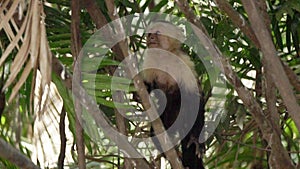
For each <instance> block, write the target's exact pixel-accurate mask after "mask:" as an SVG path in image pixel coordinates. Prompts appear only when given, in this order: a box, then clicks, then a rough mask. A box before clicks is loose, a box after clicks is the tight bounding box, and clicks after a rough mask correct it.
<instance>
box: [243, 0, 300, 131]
mask: <svg viewBox="0 0 300 169" xmlns="http://www.w3.org/2000/svg"><path fill="white" fill-rule="evenodd" d="M242 3H243V5H244V8H245V10H246V12H247V13H248V16H249V20H250V23H251V25H252V29H253V30H254V33H255V35H256V37H257V39H258V41H259V43H260V44H261V51H262V53H263V57H265V58H266V60H267V62H266V63H265V64H269V66H266V65H265V67H266V68H270V70H269V71H272V74H271V75H272V79H273V81H274V83H275V85H276V87H277V88H278V90H279V92H280V94H281V96H282V99H283V101H284V103H285V105H286V107H287V110H288V112H289V114H290V115H291V117H292V119H293V120H294V122H295V124H296V126H297V128H298V130H299V131H300V114H299V112H300V106H299V104H298V102H297V99H296V97H295V95H294V92H293V90H292V89H293V88H292V85H291V84H290V82H289V79H288V78H287V75H286V74H285V73H284V69H283V66H282V64H281V61H280V59H279V58H278V56H277V52H276V49H275V46H274V44H273V41H272V38H271V35H270V33H269V31H268V28H267V27H266V25H265V23H264V20H263V18H262V17H261V14H260V12H259V11H258V9H257V7H256V5H255V2H254V1H248V0H242Z"/></svg>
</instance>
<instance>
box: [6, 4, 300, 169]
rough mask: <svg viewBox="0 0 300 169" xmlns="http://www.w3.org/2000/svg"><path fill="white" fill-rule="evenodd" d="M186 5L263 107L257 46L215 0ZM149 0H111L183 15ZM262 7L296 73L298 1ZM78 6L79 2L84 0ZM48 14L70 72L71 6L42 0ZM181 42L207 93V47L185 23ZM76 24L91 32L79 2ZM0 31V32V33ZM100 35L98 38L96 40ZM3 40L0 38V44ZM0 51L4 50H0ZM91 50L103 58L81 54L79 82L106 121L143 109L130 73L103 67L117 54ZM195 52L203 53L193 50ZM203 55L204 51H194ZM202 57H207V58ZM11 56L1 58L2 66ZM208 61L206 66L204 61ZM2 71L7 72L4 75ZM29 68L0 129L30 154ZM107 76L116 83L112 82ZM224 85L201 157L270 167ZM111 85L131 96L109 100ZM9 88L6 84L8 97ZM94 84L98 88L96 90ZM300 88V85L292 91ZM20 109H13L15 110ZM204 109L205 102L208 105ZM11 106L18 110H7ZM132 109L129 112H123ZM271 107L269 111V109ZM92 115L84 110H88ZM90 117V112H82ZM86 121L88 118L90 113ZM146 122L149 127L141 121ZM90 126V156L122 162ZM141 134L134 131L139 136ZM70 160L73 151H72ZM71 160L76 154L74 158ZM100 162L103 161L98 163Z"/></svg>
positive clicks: (286, 136)
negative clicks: (220, 109)
mask: <svg viewBox="0 0 300 169" xmlns="http://www.w3.org/2000/svg"><path fill="white" fill-rule="evenodd" d="M189 2H190V5H191V7H192V9H193V10H194V11H195V14H196V15H197V16H198V17H200V19H201V21H202V22H203V24H204V26H205V27H206V29H207V30H208V33H209V35H210V36H211V38H212V39H213V40H214V42H215V44H216V45H217V46H218V47H219V48H220V50H221V52H222V53H223V54H224V55H225V56H226V57H227V59H228V60H229V61H230V64H231V65H232V67H233V68H234V70H235V71H236V72H237V74H238V76H239V78H240V79H242V81H243V83H245V84H250V85H249V86H248V85H247V87H248V89H249V90H251V91H252V92H253V94H254V95H255V97H256V99H257V101H259V103H260V105H261V107H262V108H263V109H264V110H266V109H267V108H268V107H267V103H266V101H265V97H264V96H262V95H261V93H260V91H259V90H260V89H261V88H260V87H259V85H257V84H262V83H263V77H262V75H261V71H262V63H261V62H262V61H261V57H262V56H261V53H260V52H259V50H258V49H257V48H256V47H255V46H254V45H253V43H252V42H251V41H250V40H249V38H247V37H246V36H245V35H244V34H243V33H242V32H241V30H240V29H238V28H237V27H236V26H235V25H234V24H233V23H232V22H231V20H230V19H229V18H228V17H227V16H226V15H225V14H224V13H223V12H221V11H220V10H219V9H218V7H217V6H216V5H215V4H214V2H213V1H210V0H198V1H196V0H194V1H193V0H190V1H189ZM229 2H230V4H231V5H232V6H233V8H234V9H235V10H236V11H238V12H239V13H240V14H241V16H243V17H245V18H247V15H246V13H245V11H244V9H243V6H242V4H241V2H240V1H233V0H230V1H229ZM97 3H98V5H99V7H100V8H101V11H102V12H103V13H104V15H105V17H106V18H107V19H108V21H109V20H110V19H109V15H108V12H107V8H106V4H105V1H102V0H97ZM151 3H152V2H151V0H137V1H131V0H115V5H116V8H117V11H118V14H119V16H120V17H122V16H126V15H129V14H135V13H144V12H145V13H146V12H148V11H150V12H163V13H166V14H172V15H175V16H179V17H182V18H183V17H184V15H183V14H182V13H181V12H180V10H179V9H178V8H177V7H176V5H174V2H173V1H167V0H161V1H155V6H154V7H153V8H149V5H150V4H151ZM267 4H268V7H269V8H268V14H269V16H270V21H271V25H270V28H271V33H272V36H273V40H274V43H275V45H276V49H277V51H278V52H279V54H280V57H281V59H282V60H283V61H285V62H287V63H288V64H289V66H290V68H291V69H292V70H294V71H295V72H296V73H297V74H298V75H299V74H300V60H299V58H300V19H299V18H300V1H299V0H287V1H283V0H268V1H267ZM82 7H83V6H82ZM44 8H45V9H44V10H45V14H46V21H45V22H46V26H47V38H48V41H49V45H50V47H51V52H52V53H53V54H54V55H55V56H56V57H58V58H59V60H60V61H61V62H62V63H63V64H64V66H66V68H67V70H68V71H69V72H71V73H72V72H73V70H72V69H73V58H72V55H71V29H70V24H71V16H70V14H71V7H70V1H69V0H47V5H44ZM185 29H186V32H187V39H188V40H187V42H186V43H191V44H194V46H191V47H187V45H183V50H184V51H185V52H186V53H188V54H189V55H190V56H191V58H192V60H193V61H194V63H195V65H196V71H197V73H198V75H199V77H200V79H201V85H202V88H203V90H204V93H205V95H206V96H209V94H210V93H211V90H212V88H213V85H212V84H211V83H210V80H211V79H217V78H219V77H209V75H208V73H207V70H208V69H213V65H212V64H208V63H209V62H210V61H211V60H209V58H208V57H207V56H208V53H207V52H206V50H205V48H204V47H203V46H201V45H199V44H201V42H199V40H198V39H197V38H196V37H193V36H192V34H191V32H192V29H191V28H190V27H186V28H185ZM80 31H81V34H80V35H81V36H80V37H81V38H82V42H83V44H85V42H87V40H88V39H89V38H90V36H91V35H92V34H93V33H95V32H96V29H95V24H94V23H93V21H92V20H91V18H90V16H89V14H88V13H87V11H86V10H85V9H82V10H81V18H80ZM1 33H3V32H0V35H1ZM4 37H5V36H4ZM0 42H1V44H7V43H8V39H6V38H3V37H2V36H0ZM95 43H102V42H95ZM128 43H129V48H130V50H131V51H134V52H136V51H139V49H144V48H145V40H144V37H143V36H139V35H135V36H132V37H130V39H129V41H128ZM1 48H2V47H1V46H0V49H1ZM0 51H1V53H0V55H2V50H0ZM88 51H89V52H91V53H98V54H99V55H101V56H102V55H106V57H103V58H101V59H102V60H101V64H99V65H97V64H94V63H95V62H97V61H99V60H98V59H99V58H97V57H94V58H93V57H91V58H88V59H86V60H85V65H83V67H82V70H83V71H84V73H83V74H82V84H83V87H85V89H86V90H87V92H88V93H89V94H91V95H92V96H94V97H95V99H96V101H97V104H98V105H99V107H101V109H102V110H104V113H105V115H106V116H107V117H108V119H110V120H111V123H112V124H113V125H114V126H116V114H115V112H114V110H115V109H116V108H124V109H126V110H128V109H133V110H136V111H142V108H141V105H140V101H139V100H138V99H137V98H134V96H135V90H136V89H135V87H134V86H133V84H132V81H131V80H129V79H127V78H124V77H113V76H112V75H111V74H109V71H108V70H110V69H111V68H112V69H115V68H116V67H117V66H118V65H119V64H120V62H119V61H116V60H115V59H114V58H115V57H114V55H113V54H112V53H111V51H106V50H101V49H100V48H96V49H95V48H93V47H90V48H88ZM197 52H199V53H201V54H203V56H197V55H196V53H197ZM199 57H201V58H202V59H199ZM203 62H206V63H205V64H204V63H203ZM10 64H11V63H6V69H7V68H8V67H9V65H10ZM204 65H206V66H207V65H208V67H204ZM7 76H8V75H7V74H5V76H4V77H5V79H7ZM32 76H33V75H30V77H29V78H28V79H27V81H26V82H25V85H24V86H23V87H22V89H21V90H20V94H19V97H20V99H19V102H18V103H15V102H14V103H12V104H10V105H8V106H7V107H6V109H5V112H4V114H3V115H2V117H1V124H0V129H1V130H0V136H1V138H4V139H5V140H7V141H8V142H10V143H12V144H18V145H19V146H20V149H21V151H22V152H23V153H24V154H26V155H28V156H30V155H31V152H30V150H28V149H27V148H25V146H23V144H24V140H27V137H28V135H29V131H30V130H31V129H32V127H34V126H33V121H34V118H35V116H34V115H33V112H31V110H30V107H31V106H32V105H30V103H31V102H30V98H31V92H32V87H31V86H32ZM52 81H53V82H54V83H55V85H56V87H57V90H58V92H59V94H60V96H61V97H62V99H63V102H64V109H65V110H66V112H67V115H68V117H67V118H68V120H69V123H70V124H69V126H67V127H68V128H69V129H70V131H71V132H72V134H73V136H74V137H76V135H75V116H76V112H75V110H74V103H73V96H72V94H71V91H69V90H68V89H67V88H66V87H65V86H64V84H63V82H62V81H61V79H60V78H59V77H57V76H56V75H53V78H52ZM112 81H114V83H115V84H116V85H115V86H114V87H115V88H114V90H112V86H111V84H112ZM227 85H228V88H229V91H228V94H227V100H226V104H225V105H226V106H225V107H224V109H225V110H226V112H227V114H226V115H224V116H223V117H222V119H221V124H220V125H219V126H218V127H217V129H216V131H215V132H214V135H213V136H211V137H210V138H209V139H208V140H207V143H206V144H207V152H206V156H205V157H204V162H205V165H207V168H226V167H227V168H241V169H242V168H245V169H246V168H251V167H253V166H254V165H256V164H257V163H259V164H261V166H262V168H267V167H268V162H267V160H268V153H269V150H268V145H266V143H265V141H264V140H263V139H262V135H261V133H260V131H259V129H258V127H257V125H256V124H255V122H254V121H253V117H251V115H250V114H249V112H248V110H247V109H245V107H244V105H243V103H242V101H241V100H240V99H239V98H238V96H237V94H236V92H235V91H234V88H233V87H232V86H231V85H230V84H227ZM116 90H126V91H127V92H128V93H126V94H127V95H129V96H130V99H129V100H130V101H131V102H132V103H133V102H134V104H130V105H129V104H125V103H114V102H113V101H112V95H113V92H114V91H116ZM11 91H12V88H8V90H7V91H6V97H7V98H8V97H9V95H10V93H11ZM95 91H96V93H95ZM298 94H299V93H298ZM276 104H277V109H278V114H279V117H280V124H281V128H282V135H281V137H282V143H283V145H284V147H285V148H286V149H287V150H288V152H290V156H291V158H292V160H293V162H295V163H298V162H299V161H300V153H299V151H300V150H299V139H300V136H299V132H298V131H297V128H296V126H295V123H294V122H293V121H292V119H291V117H290V116H289V114H288V112H287V111H286V109H285V108H284V106H283V102H282V99H281V98H280V97H279V96H277V102H276ZM17 110H18V111H17ZM207 111H208V110H207ZM11 112H18V114H16V113H11ZM126 113H128V114H129V113H131V112H126ZM274 113H275V112H274ZM17 115H18V117H19V120H20V121H18V122H20V123H21V124H22V129H21V131H19V132H20V134H19V135H18V136H20V138H21V140H22V141H21V142H18V143H17V140H16V138H15V137H14V136H15V134H16V132H17V130H16V128H15V127H13V126H16V121H15V119H16V117H17ZM87 118H90V117H87ZM88 120H89V119H88ZM90 120H91V121H92V119H90ZM125 123H126V124H127V125H128V126H126V127H127V128H128V129H129V135H130V136H136V135H135V134H136V133H135V132H136V130H137V129H138V130H140V133H139V134H140V135H141V137H142V136H144V135H145V133H146V134H148V133H147V132H148V131H147V130H149V126H142V127H141V128H138V127H137V126H138V125H137V124H136V123H134V122H133V121H131V120H127V121H126V122H125ZM147 127H148V128H147ZM87 130H89V132H93V133H95V135H96V136H95V137H96V138H97V139H93V138H90V136H89V135H88V134H87V133H85V135H84V141H85V145H86V148H87V152H86V154H88V155H89V156H91V157H94V158H97V159H100V160H98V161H102V162H101V165H102V166H103V168H105V167H107V168H113V167H115V168H116V166H117V165H119V164H118V163H123V157H121V155H120V154H110V152H111V151H109V149H116V147H115V146H113V145H111V144H110V141H109V140H104V141H103V142H97V141H95V140H101V138H103V137H104V136H103V133H101V132H99V131H98V128H97V127H94V128H93V127H91V128H88V129H87ZM140 135H139V136H140ZM73 158H74V161H76V158H77V157H76V155H74V157H73ZM74 163H75V162H74ZM103 163H104V164H103ZM97 165H99V162H97V160H91V159H89V160H88V167H89V168H93V167H95V166H97ZM0 168H17V167H16V166H14V165H13V164H10V163H9V162H8V161H6V160H3V159H0Z"/></svg>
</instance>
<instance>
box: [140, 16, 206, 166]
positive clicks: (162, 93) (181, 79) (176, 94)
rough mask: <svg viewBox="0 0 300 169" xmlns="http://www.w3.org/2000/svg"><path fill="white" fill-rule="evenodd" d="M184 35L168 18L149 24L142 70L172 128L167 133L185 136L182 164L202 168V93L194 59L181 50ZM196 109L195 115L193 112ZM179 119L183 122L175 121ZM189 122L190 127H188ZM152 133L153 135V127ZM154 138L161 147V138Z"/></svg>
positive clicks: (167, 124) (163, 120)
mask: <svg viewBox="0 0 300 169" xmlns="http://www.w3.org/2000/svg"><path fill="white" fill-rule="evenodd" d="M184 39H185V36H184V34H183V33H182V31H181V30H180V29H179V28H178V27H176V26H175V25H173V24H171V23H169V22H165V21H160V22H155V23H154V24H152V25H150V27H149V29H148V30H147V47H148V49H147V50H148V51H146V52H145V53H146V54H145V56H144V62H143V65H142V69H143V73H142V74H143V78H144V82H145V84H146V86H147V87H148V91H149V93H150V95H151V94H152V95H154V97H155V98H156V102H157V105H156V106H157V110H158V112H159V114H160V118H161V120H162V122H163V124H164V127H165V129H166V130H168V129H169V128H170V130H168V135H169V136H170V138H171V140H172V138H173V137H175V135H176V133H179V135H182V136H183V137H181V138H183V139H181V141H180V144H181V150H182V153H181V155H180V156H181V159H182V163H183V166H184V167H185V168H188V169H202V168H204V167H203V162H202V154H203V152H204V149H205V148H204V144H203V143H201V144H200V143H199V142H198V138H199V135H200V133H201V130H202V128H203V125H204V102H203V94H202V92H200V91H199V88H198V87H199V86H198V81H197V74H196V71H195V68H194V63H193V62H192V61H191V59H190V58H189V56H188V55H186V54H185V53H184V52H183V51H182V50H181V41H184ZM197 98H198V99H197ZM183 99H185V100H183ZM183 102H185V104H184V103H183ZM186 103H188V104H186ZM195 110H196V111H197V112H196V113H195V114H196V115H192V112H193V111H195ZM179 112H180V113H179ZM177 119H180V121H181V122H179V123H178V124H175V123H176V122H175V121H176V120H177ZM174 125H175V127H174V128H172V127H173V126H174ZM176 125H177V126H176ZM189 125H190V126H191V127H190V128H188V127H187V126H189ZM151 135H152V136H153V135H154V132H153V129H152V128H151ZM153 142H154V144H155V146H156V147H157V149H158V150H160V151H161V150H162V147H161V145H160V144H159V142H158V140H157V139H156V140H153Z"/></svg>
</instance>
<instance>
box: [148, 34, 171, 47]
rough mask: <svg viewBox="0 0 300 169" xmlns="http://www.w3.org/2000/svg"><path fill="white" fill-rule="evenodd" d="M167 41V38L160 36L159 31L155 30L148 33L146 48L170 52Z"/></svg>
mask: <svg viewBox="0 0 300 169" xmlns="http://www.w3.org/2000/svg"><path fill="white" fill-rule="evenodd" d="M169 39H170V38H169V37H167V36H165V35H162V34H161V33H160V31H159V30H156V31H154V33H148V36H147V46H148V48H161V49H164V50H170V48H171V46H170V41H169Z"/></svg>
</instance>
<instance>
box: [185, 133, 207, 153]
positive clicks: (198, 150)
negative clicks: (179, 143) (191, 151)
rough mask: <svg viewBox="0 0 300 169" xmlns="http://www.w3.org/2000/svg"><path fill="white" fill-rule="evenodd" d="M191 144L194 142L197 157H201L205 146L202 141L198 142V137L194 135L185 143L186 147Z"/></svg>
mask: <svg viewBox="0 0 300 169" xmlns="http://www.w3.org/2000/svg"><path fill="white" fill-rule="evenodd" d="M192 144H195V154H196V155H197V157H198V158H202V156H203V154H204V153H205V147H204V144H203V143H199V141H198V139H197V138H196V137H194V136H191V137H190V140H189V142H188V144H187V148H189V147H190V146H191V145H192Z"/></svg>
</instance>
